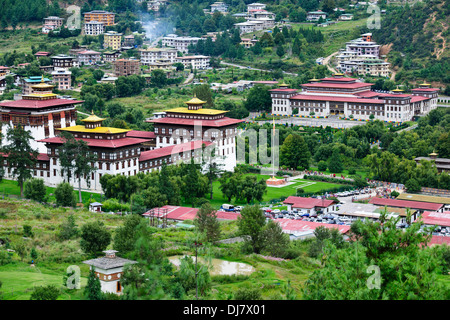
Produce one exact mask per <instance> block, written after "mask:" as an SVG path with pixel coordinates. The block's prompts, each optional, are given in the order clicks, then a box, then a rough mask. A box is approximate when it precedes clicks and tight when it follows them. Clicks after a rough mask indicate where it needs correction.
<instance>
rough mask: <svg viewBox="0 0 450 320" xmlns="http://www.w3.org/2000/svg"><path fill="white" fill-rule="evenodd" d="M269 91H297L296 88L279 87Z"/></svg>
mask: <svg viewBox="0 0 450 320" xmlns="http://www.w3.org/2000/svg"><path fill="white" fill-rule="evenodd" d="M269 91H284V92H296V91H298V89H289V88H286V89H283V88H281V89H271V90H269Z"/></svg>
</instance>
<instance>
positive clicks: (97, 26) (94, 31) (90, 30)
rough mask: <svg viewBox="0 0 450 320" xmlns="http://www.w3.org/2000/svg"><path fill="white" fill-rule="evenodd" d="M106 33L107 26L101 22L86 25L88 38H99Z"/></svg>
mask: <svg viewBox="0 0 450 320" xmlns="http://www.w3.org/2000/svg"><path fill="white" fill-rule="evenodd" d="M104 33H105V24H104V23H103V22H99V21H95V20H92V21H89V22H85V23H84V34H85V35H87V36H98V35H100V34H104Z"/></svg>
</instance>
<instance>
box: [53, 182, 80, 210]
mask: <svg viewBox="0 0 450 320" xmlns="http://www.w3.org/2000/svg"><path fill="white" fill-rule="evenodd" d="M73 191H74V190H73V187H72V186H71V185H70V183H67V182H62V183H60V184H59V185H58V186H57V187H56V189H55V198H56V204H57V205H58V206H62V207H75V205H76V203H77V199H76V197H75V194H74V193H73Z"/></svg>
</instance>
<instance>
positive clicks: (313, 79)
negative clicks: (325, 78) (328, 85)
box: [309, 79, 320, 82]
mask: <svg viewBox="0 0 450 320" xmlns="http://www.w3.org/2000/svg"><path fill="white" fill-rule="evenodd" d="M309 81H311V82H312V81H320V80H319V79H309Z"/></svg>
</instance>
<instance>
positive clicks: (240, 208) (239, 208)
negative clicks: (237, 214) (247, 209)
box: [234, 206, 244, 211]
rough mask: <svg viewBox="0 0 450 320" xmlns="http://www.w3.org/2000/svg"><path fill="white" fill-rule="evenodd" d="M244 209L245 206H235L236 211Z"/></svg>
mask: <svg viewBox="0 0 450 320" xmlns="http://www.w3.org/2000/svg"><path fill="white" fill-rule="evenodd" d="M242 209H244V207H243V206H236V207H234V211H241V210H242Z"/></svg>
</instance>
